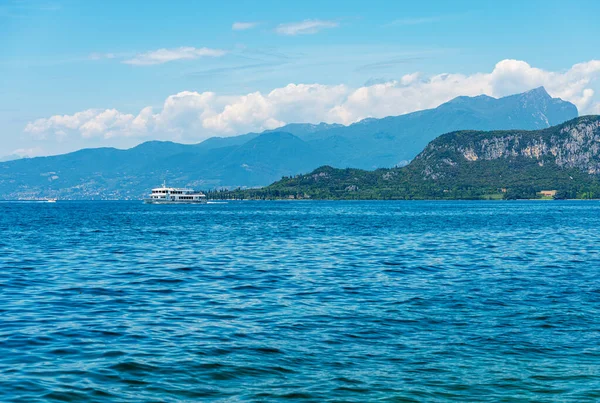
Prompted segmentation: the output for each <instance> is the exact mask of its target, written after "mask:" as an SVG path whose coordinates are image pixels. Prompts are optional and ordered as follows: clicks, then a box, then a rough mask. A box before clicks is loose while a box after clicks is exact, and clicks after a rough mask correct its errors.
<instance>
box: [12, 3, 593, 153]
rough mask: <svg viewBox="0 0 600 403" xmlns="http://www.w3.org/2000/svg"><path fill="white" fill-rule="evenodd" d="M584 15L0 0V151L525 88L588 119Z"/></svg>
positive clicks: (502, 7) (345, 113)
mask: <svg viewBox="0 0 600 403" xmlns="http://www.w3.org/2000/svg"><path fill="white" fill-rule="evenodd" d="M598 15H600V2H597V1H578V2H566V1H504V2H491V1H490V2H483V1H458V2H457V1H454V2H447V1H419V2H415V1H411V2H402V1H393V2H392V1H370V2H364V1H348V0H344V1H323V0H322V1H302V2H282V1H227V2H208V1H170V2H167V1H139V2H137V1H127V2H123V1H110V0H109V1H91V0H90V1H65V0H56V1H52V0H50V1H33V0H32V1H28V0H20V1H17V0H0V77H1V78H0V93H1V94H2V96H1V97H0V128H1V129H2V130H1V131H0V139H1V140H2V141H1V142H0V156H2V155H8V154H12V153H15V152H16V153H18V154H21V155H46V154H55V153H60V152H66V151H71V150H75V149H78V148H81V147H97V146H117V147H129V146H132V145H135V144H137V143H139V142H141V141H145V140H148V139H169V140H175V141H183V142H197V141H201V140H202V139H204V138H207V137H210V136H212V135H219V136H225V135H234V134H237V133H242V132H245V131H251V130H262V129H265V128H272V127H277V126H278V125H281V124H284V123H290V122H292V121H303V122H304V121H305V122H315V123H316V122H318V121H321V120H324V121H331V122H333V121H336V122H340V123H351V122H353V121H356V120H358V119H361V118H364V117H367V116H376V117H380V116H385V115H388V114H400V113H406V112H410V111H412V110H415V109H420V108H425V107H433V106H436V105H438V104H439V103H441V102H444V101H446V100H448V99H450V98H451V97H453V96H456V95H462V94H464V95H476V94H478V93H488V94H489V95H493V96H502V95H506V94H508V93H511V92H514V91H521V90H522V91H525V90H527V89H530V88H529V87H534V86H537V85H539V84H541V85H544V86H545V87H546V88H547V89H548V91H549V92H550V93H551V95H553V96H560V97H563V98H566V99H568V100H570V101H572V102H574V103H576V104H577V106H578V107H579V109H580V112H582V113H595V112H596V111H599V112H598V113H600V107H599V106H598V105H599V103H598V102H599V101H600V87H599V85H598V80H597V79H598V75H599V74H600V73H599V70H600V66H599V65H598V63H596V61H598V60H599V59H600V50H599V49H600V46H599V45H600V43H599V39H598V38H600V28H599V27H598V26H599V25H598V23H597V16H598ZM234 24H235V25H234ZM234 28H235V29H234ZM503 61H504V62H503ZM509 61H510V62H509ZM599 63H600V62H599ZM574 65H578V66H579V67H575V68H574V67H573V66H574ZM445 73H448V74H450V75H449V76H444V75H443V74H445ZM290 84H293V85H292V86H290ZM590 91H591V93H590ZM249 94H250V95H249ZM53 117H54V118H53ZM36 122H37V123H36Z"/></svg>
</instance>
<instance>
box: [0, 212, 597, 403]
mask: <svg viewBox="0 0 600 403" xmlns="http://www.w3.org/2000/svg"><path fill="white" fill-rule="evenodd" d="M0 230H1V237H0V401H2V402H47V401H68V402H197V401H198V402H199V401H202V402H210V401H216V402H239V401H256V402H283V401H306V402H379V401H381V402H429V401H431V402H445V401H460V402H463V401H478V402H485V401H490V402H496V401H525V402H527V401H531V402H533V401H535V402H588V401H589V402H592V401H598V400H600V243H599V242H600V202H597V201H588V202H584V201H565V202H539V201H538V202H536V201H522V202H467V201H460V202H316V201H313V202H230V203H227V204H209V205H203V206H198V205H187V206H173V205H167V206H160V205H143V204H141V203H140V202H60V201H59V202H58V203H55V204H50V203H13V202H6V203H0Z"/></svg>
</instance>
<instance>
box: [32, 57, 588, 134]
mask: <svg viewBox="0 0 600 403" xmlns="http://www.w3.org/2000/svg"><path fill="white" fill-rule="evenodd" d="M599 76H600V60H592V61H589V62H585V63H579V64H576V65H574V66H572V67H571V68H570V69H568V70H566V71H562V72H552V71H546V70H543V69H539V68H535V67H532V66H530V65H529V64H527V63H526V62H523V61H519V60H503V61H501V62H499V63H498V64H496V66H495V67H494V69H493V70H492V71H491V72H490V73H474V74H471V75H464V74H455V73H452V74H448V73H444V74H437V75H433V76H424V75H423V74H421V73H418V72H416V73H412V74H407V75H404V76H403V77H400V78H398V79H397V80H392V81H388V82H382V83H374V84H372V85H365V86H362V87H359V88H350V87H348V86H346V85H322V84H288V85H286V86H285V87H281V88H276V89H273V90H272V91H270V92H268V93H262V92H258V91H257V92H252V93H249V94H244V95H233V96H229V95H227V96H224V95H219V94H217V93H214V92H202V93H199V92H195V91H183V92H180V93H177V94H174V95H171V96H169V97H168V98H167V99H166V100H165V102H164V103H163V105H162V107H161V108H159V109H157V110H153V109H152V108H151V107H146V108H143V109H142V110H141V111H139V112H138V113H137V114H131V113H123V112H120V111H118V110H116V109H104V110H97V109H88V110H84V111H81V112H77V113H74V114H72V115H55V116H51V117H49V118H43V119H38V120H35V121H33V122H30V123H29V124H27V126H26V127H25V131H26V132H28V133H31V134H32V135H35V136H38V137H39V138H48V136H51V135H54V136H56V138H57V139H58V140H62V139H64V138H66V137H68V136H72V135H77V136H80V137H83V138H92V137H101V138H106V139H109V138H113V137H140V138H142V137H152V138H158V137H160V138H163V139H175V140H181V139H185V140H189V141H200V140H203V139H205V138H207V137H210V136H213V135H221V136H223V135H234V134H239V133H244V132H249V131H261V130H265V129H274V128H277V127H280V126H282V125H284V124H286V123H292V122H307V123H318V122H322V121H324V122H329V123H343V124H350V123H353V122H356V121H358V120H361V119H364V118H367V117H377V118H380V117H384V116H390V115H400V114H404V113H409V112H414V111H416V110H421V109H427V108H433V107H436V106H438V105H440V104H441V103H443V102H446V101H448V100H450V99H452V98H454V97H457V96H460V95H468V96H475V95H480V94H487V95H490V96H495V97H501V96H505V95H509V94H514V93H518V92H523V91H527V90H530V89H532V88H536V87H539V86H544V87H545V88H546V90H547V91H548V92H549V93H550V94H551V95H552V96H554V97H559V98H562V99H564V100H567V101H570V102H573V103H574V104H575V105H576V106H577V107H578V109H579V111H580V113H582V114H589V113H600V102H599V100H598V99H597V98H596V94H595V92H594V90H593V89H592V88H590V84H592V81H593V80H595V79H597V78H598V77H599Z"/></svg>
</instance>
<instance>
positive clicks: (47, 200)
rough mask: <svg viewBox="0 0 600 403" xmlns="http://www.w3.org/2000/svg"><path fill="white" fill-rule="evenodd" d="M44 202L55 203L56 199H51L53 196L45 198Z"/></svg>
mask: <svg viewBox="0 0 600 403" xmlns="http://www.w3.org/2000/svg"><path fill="white" fill-rule="evenodd" d="M46 203H56V199H53V198H50V199H46Z"/></svg>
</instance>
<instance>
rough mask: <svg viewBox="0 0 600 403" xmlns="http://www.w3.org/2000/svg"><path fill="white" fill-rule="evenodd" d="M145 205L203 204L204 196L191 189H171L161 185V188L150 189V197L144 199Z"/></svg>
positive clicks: (204, 201)
mask: <svg viewBox="0 0 600 403" xmlns="http://www.w3.org/2000/svg"><path fill="white" fill-rule="evenodd" d="M144 203H147V204H204V203H206V195H205V194H204V193H202V192H197V191H195V190H193V189H186V188H171V187H167V185H166V184H165V183H163V185H162V187H159V188H154V189H152V193H151V194H150V197H149V198H147V199H144Z"/></svg>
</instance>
